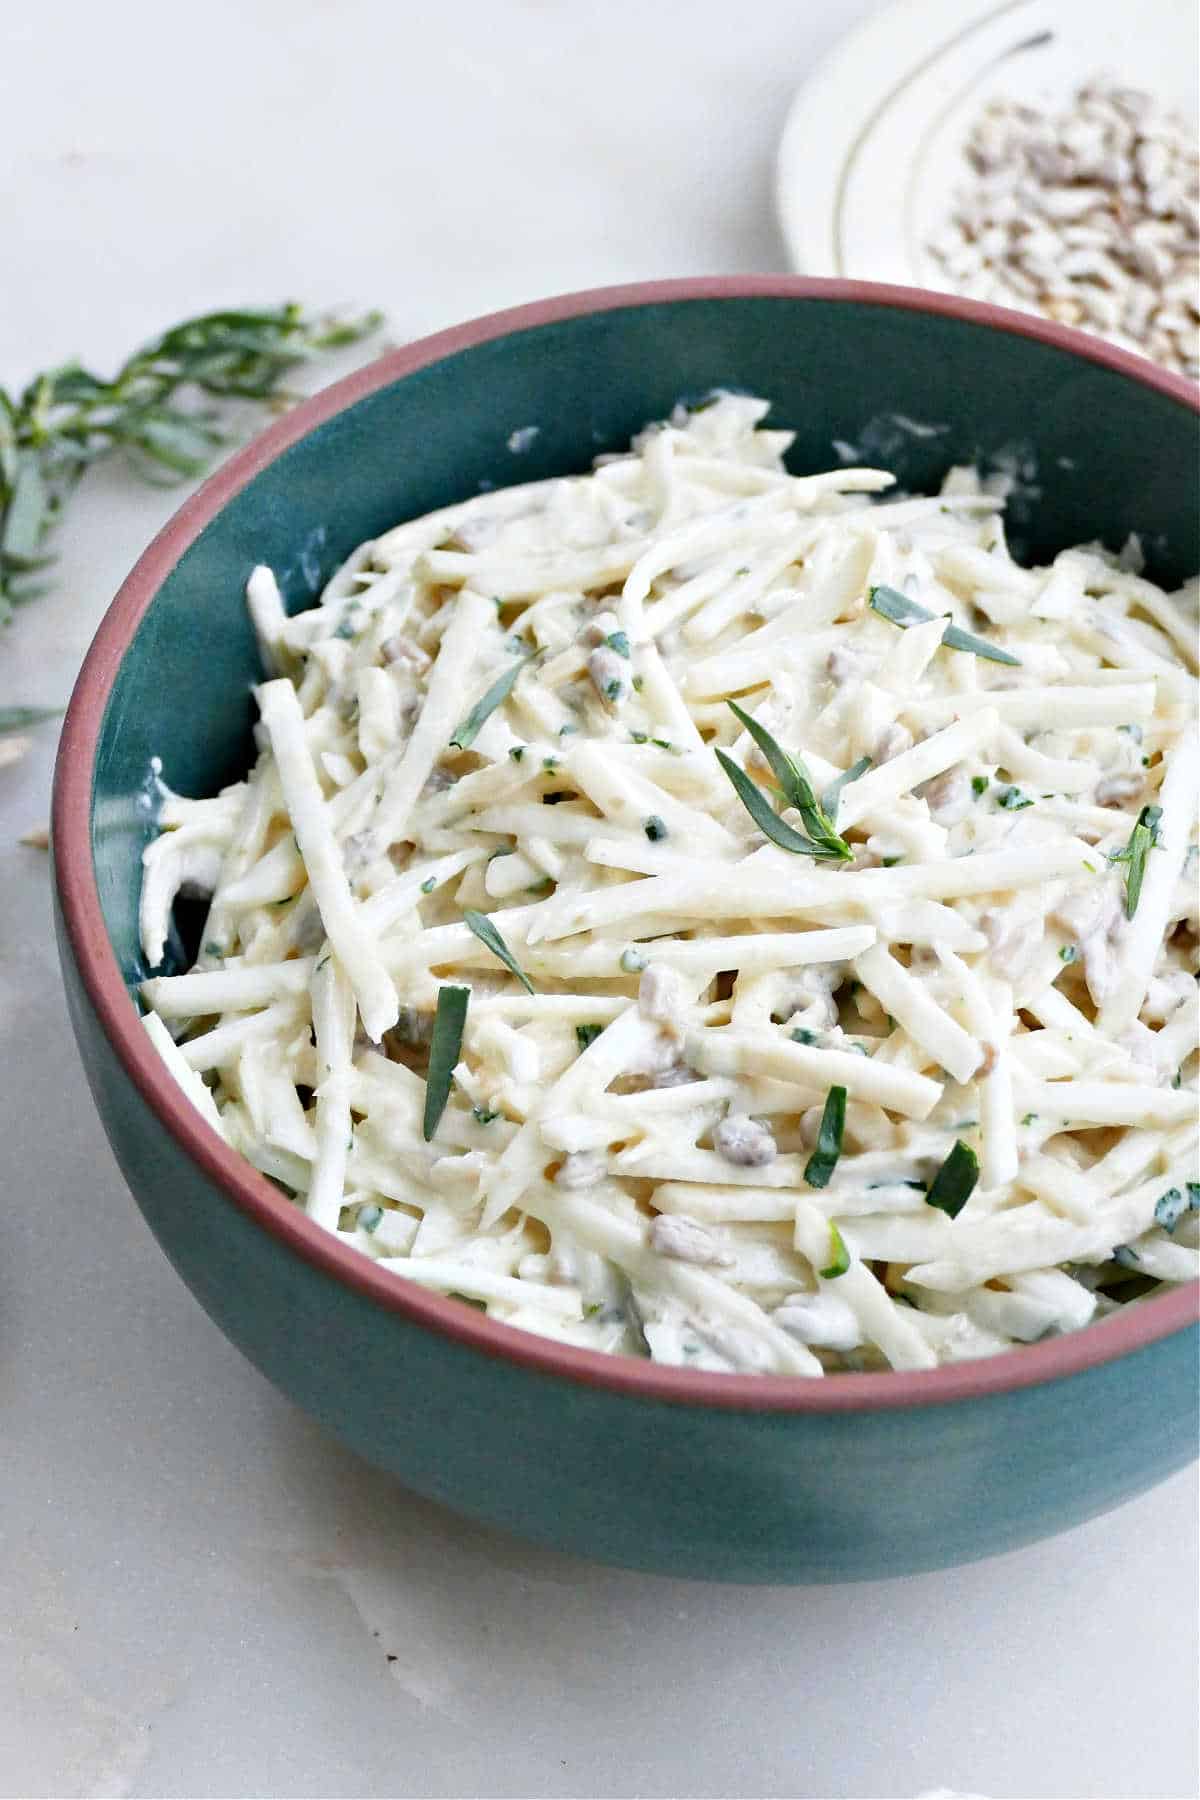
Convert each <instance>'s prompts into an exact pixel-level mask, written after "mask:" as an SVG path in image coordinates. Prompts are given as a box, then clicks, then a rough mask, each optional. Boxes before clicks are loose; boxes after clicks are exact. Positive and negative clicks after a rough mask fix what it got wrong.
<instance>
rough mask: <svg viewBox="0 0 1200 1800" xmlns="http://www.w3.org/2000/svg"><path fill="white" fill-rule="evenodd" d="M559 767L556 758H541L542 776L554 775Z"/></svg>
mask: <svg viewBox="0 0 1200 1800" xmlns="http://www.w3.org/2000/svg"><path fill="white" fill-rule="evenodd" d="M561 767H562V764H561V763H560V761H559V759H558V757H557V756H543V758H542V772H543V774H546V775H556V774H557V773H558V771H559V769H560V768H561Z"/></svg>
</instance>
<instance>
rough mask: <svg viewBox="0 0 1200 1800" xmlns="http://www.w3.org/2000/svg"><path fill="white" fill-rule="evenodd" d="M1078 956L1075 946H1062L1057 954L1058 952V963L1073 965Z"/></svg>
mask: <svg viewBox="0 0 1200 1800" xmlns="http://www.w3.org/2000/svg"><path fill="white" fill-rule="evenodd" d="M1078 956H1079V950H1078V947H1077V946H1076V945H1075V944H1063V945H1061V946H1060V948H1059V952H1058V960H1059V962H1064V963H1073V962H1075V961H1076V960H1077V959H1078Z"/></svg>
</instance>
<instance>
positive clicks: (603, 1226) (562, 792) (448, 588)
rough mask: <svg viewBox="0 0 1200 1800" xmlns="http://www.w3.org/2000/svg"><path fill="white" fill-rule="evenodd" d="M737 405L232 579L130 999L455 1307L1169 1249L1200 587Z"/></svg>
mask: <svg viewBox="0 0 1200 1800" xmlns="http://www.w3.org/2000/svg"><path fill="white" fill-rule="evenodd" d="M766 411H767V407H766V405H765V403H763V402H761V401H757V400H752V399H748V398H745V397H740V396H732V395H719V396H714V397H713V398H712V399H711V400H710V401H709V402H706V403H705V405H704V406H702V407H699V408H696V409H694V410H687V409H685V408H682V407H680V408H677V409H676V411H675V413H674V414H673V415H672V417H671V419H670V420H669V421H668V422H667V423H666V424H662V425H653V426H649V427H647V428H646V430H645V431H643V432H642V433H641V434H640V436H639V437H637V438H636V439H635V440H634V443H633V445H632V448H631V450H630V451H629V453H628V454H626V455H621V456H611V457H604V458H601V459H600V460H599V462H598V464H597V466H596V468H595V470H594V472H593V473H592V474H590V475H587V476H579V477H569V478H565V479H562V480H552V481H543V482H537V483H533V484H531V485H528V486H525V487H515V488H511V489H508V490H505V491H503V492H499V493H489V494H484V495H480V496H479V497H477V498H475V499H472V500H468V501H465V502H463V503H462V504H461V505H457V506H451V507H448V508H446V509H444V510H443V511H441V512H439V513H435V514H431V515H430V516H429V517H428V518H424V519H417V520H414V521H413V522H411V523H409V524H404V525H399V526H397V527H396V529H395V530H393V531H390V532H388V533H386V534H385V535H384V536H383V537H381V538H379V539H378V540H376V541H375V542H373V543H369V544H366V545H363V546H362V548H361V549H359V550H358V551H356V552H355V553H354V555H353V556H351V557H350V559H349V560H348V562H347V563H346V564H345V566H344V567H343V568H342V569H341V570H340V571H339V572H338V573H337V574H336V575H335V576H334V578H333V580H332V581H331V582H330V583H329V585H328V587H327V588H326V590H325V592H324V594H323V595H322V596H321V599H320V602H319V604H318V605H317V606H315V607H314V608H312V609H311V610H309V611H307V612H303V613H300V614H298V615H296V616H295V617H292V618H289V617H288V616H287V615H286V612H285V610H284V608H283V606H282V603H281V601H280V597H279V590H278V587H277V584H276V581H275V578H274V575H273V574H272V572H271V571H270V570H267V569H258V570H256V571H255V572H254V574H253V575H252V576H251V578H250V582H249V586H248V603H249V607H250V612H251V617H252V620H253V624H254V627H255V630H256V633H257V635H258V639H259V643H260V646H261V650H262V656H263V664H264V681H263V684H262V686H261V687H260V688H259V689H258V691H257V698H258V703H259V708H260V712H261V718H262V723H261V726H260V727H259V732H258V743H259V752H260V754H259V758H258V761H257V763H256V765H255V767H254V769H253V771H252V772H251V774H250V775H249V776H248V777H247V779H246V780H245V781H243V782H239V783H237V784H236V785H235V786H233V787H231V788H229V789H227V790H225V792H224V793H222V794H221V795H219V796H217V797H215V798H209V799H196V800H188V799H183V798H181V797H179V796H178V795H175V794H172V793H169V792H167V791H166V790H165V789H164V790H163V795H162V805H161V808H160V813H159V819H158V823H159V827H160V835H159V836H158V837H157V838H156V840H155V841H154V842H153V843H152V844H151V845H150V846H149V848H148V849H147V851H146V856H145V864H146V868H145V878H144V883H143V895H142V941H143V946H144V950H145V955H146V960H147V963H148V965H149V966H150V968H151V969H154V968H160V967H162V966H163V962H164V956H165V954H166V950H167V946H168V944H169V943H172V942H176V941H177V940H176V939H175V937H174V931H173V923H172V908H173V904H174V900H175V897H176V895H177V894H178V893H180V892H181V891H182V892H187V893H189V894H196V893H200V894H207V895H211V905H210V909H209V918H208V925H207V928H206V930H205V933H204V936H203V939H202V945H201V949H200V952H199V955H198V957H197V958H196V960H195V964H194V967H193V968H191V969H190V970H189V971H188V972H186V973H176V974H166V973H164V974H157V975H153V976H152V977H151V979H149V980H148V981H146V982H145V983H144V985H143V989H142V993H143V998H144V1000H145V1003H146V1006H147V1009H148V1011H147V1030H148V1032H149V1034H150V1036H151V1039H152V1041H153V1042H154V1043H155V1044H156V1046H157V1047H158V1049H159V1050H160V1051H161V1053H162V1054H163V1057H164V1060H165V1061H166V1063H167V1065H168V1067H169V1068H170V1069H171V1071H172V1073H173V1074H174V1075H175V1077H176V1079H177V1080H178V1081H179V1083H180V1085H181V1087H182V1088H183V1090H184V1092H185V1093H186V1094H188V1096H189V1097H190V1098H191V1099H192V1101H193V1102H194V1103H195V1104H196V1105H197V1106H198V1107H199V1109H200V1110H201V1111H202V1112H203V1114H204V1116H205V1118H206V1119H207V1120H208V1122H209V1124H210V1125H212V1126H213V1128H214V1129H216V1130H218V1131H219V1132H220V1133H221V1134H222V1135H223V1136H224V1138H225V1139H226V1140H227V1142H228V1143H229V1144H231V1145H232V1146H233V1147H234V1148H235V1149H237V1150H239V1151H240V1152H241V1153H242V1154H243V1155H244V1156H246V1157H247V1158H248V1159H249V1161H250V1162H251V1163H253V1164H254V1165H255V1167H256V1168H258V1169H260V1170H262V1171H263V1172H264V1173H265V1174H266V1175H268V1176H269V1177H270V1178H271V1179H272V1180H273V1181H275V1182H276V1183H278V1184H279V1185H280V1186H281V1187H283V1188H284V1189H285V1190H286V1191H287V1192H288V1193H289V1194H290V1195H292V1196H293V1198H294V1200H295V1203H296V1204H297V1205H298V1206H300V1207H303V1208H305V1209H306V1210H307V1211H308V1213H309V1214H310V1215H311V1216H312V1217H313V1218H315V1219H316V1220H318V1221H319V1222H320V1223H321V1224H322V1225H323V1226H325V1227H326V1228H327V1229H328V1230H330V1231H331V1232H334V1233H336V1234H337V1236H338V1237H339V1238H341V1239H342V1240H343V1241H344V1242H346V1243H348V1244H351V1245H353V1246H355V1247H356V1248H357V1249H358V1250H360V1251H361V1252H362V1253H363V1254H364V1255H367V1256H370V1257H373V1258H374V1259H376V1260H377V1261H378V1262H380V1263H381V1264H382V1266H384V1267H385V1268H387V1269H390V1270H393V1271H394V1272H395V1273H396V1275H397V1276H406V1277H408V1278H410V1279H412V1280H414V1281H417V1282H420V1283H421V1284H422V1285H424V1286H425V1287H429V1288H434V1289H437V1290H440V1291H441V1292H443V1293H447V1294H451V1295H456V1296H458V1297H459V1298H460V1299H462V1300H463V1301H465V1302H469V1303H470V1304H472V1305H474V1306H477V1307H480V1308H482V1309H485V1310H486V1311H487V1312H488V1313H489V1314H490V1315H491V1316H492V1317H493V1318H496V1319H500V1320H503V1321H505V1322H507V1323H509V1324H512V1325H516V1326H522V1327H525V1328H526V1329H529V1330H532V1331H537V1332H541V1333H544V1334H546V1335H549V1336H552V1337H556V1338H561V1339H564V1340H566V1341H567V1342H569V1343H572V1344H577V1345H581V1346H586V1347H590V1348H593V1349H597V1350H604V1351H612V1352H624V1353H627V1354H635V1355H642V1356H646V1355H649V1356H651V1357H653V1358H654V1359H655V1360H658V1361H661V1362H668V1363H681V1364H686V1365H688V1366H690V1367H696V1368H704V1369H712V1370H722V1371H731V1370H732V1371H762V1372H774V1373H779V1374H793V1375H795V1374H800V1375H812V1376H817V1375H820V1374H821V1373H822V1372H825V1371H831V1370H845V1369H864V1368H872V1367H885V1366H892V1367H895V1368H906V1369H922V1368H928V1367H931V1366H933V1365H935V1364H937V1363H940V1362H947V1361H953V1360H956V1359H959V1358H964V1357H974V1356H981V1355H986V1354H988V1353H989V1352H993V1351H998V1350H1001V1349H1004V1348H1007V1347H1008V1346H1010V1345H1012V1344H1014V1343H1023V1342H1028V1341H1030V1340H1032V1339H1034V1338H1037V1337H1041V1336H1043V1335H1045V1334H1047V1333H1053V1332H1059V1331H1066V1330H1069V1329H1074V1328H1076V1327H1078V1326H1081V1325H1085V1324H1087V1323H1088V1322H1089V1321H1090V1320H1092V1319H1096V1318H1099V1317H1102V1316H1103V1315H1104V1314H1106V1313H1108V1312H1111V1311H1112V1310H1113V1309H1114V1308H1116V1307H1118V1306H1121V1305H1124V1304H1130V1303H1133V1302H1135V1301H1136V1300H1137V1299H1139V1298H1140V1297H1141V1295H1142V1294H1144V1293H1147V1292H1149V1291H1152V1290H1153V1289H1154V1288H1156V1287H1157V1286H1159V1285H1160V1284H1161V1283H1163V1282H1173V1281H1182V1280H1186V1279H1188V1278H1190V1277H1192V1276H1194V1275H1196V1274H1197V1272H1198V1270H1200V1212H1198V1211H1197V1202H1198V1201H1200V1186H1198V1185H1197V1168H1196V1154H1197V1142H1196V1140H1197V1132H1196V1088H1197V1015H1198V1010H1200V1009H1198V1008H1197V1004H1196V984H1195V975H1196V946H1197V929H1198V919H1197V897H1196V874H1197V869H1196V850H1195V847H1194V846H1195V826H1196V795H1197V785H1198V757H1197V749H1196V738H1195V696H1196V680H1195V672H1196V656H1195V648H1196V607H1197V597H1196V587H1195V584H1194V583H1193V584H1191V585H1189V586H1188V587H1187V588H1185V589H1183V590H1180V591H1179V592H1178V593H1174V594H1166V593H1163V592H1162V591H1161V590H1160V589H1158V588H1156V587H1154V586H1153V585H1152V584H1151V583H1150V582H1149V581H1148V580H1146V579H1145V578H1144V577H1143V575H1142V574H1141V572H1140V557H1139V552H1138V548H1137V545H1136V543H1135V542H1133V541H1131V542H1130V544H1128V545H1127V546H1126V548H1125V549H1124V551H1122V552H1121V553H1120V554H1119V555H1114V554H1112V553H1111V552H1109V551H1107V550H1104V549H1103V548H1101V547H1100V546H1099V545H1088V546H1083V547H1082V548H1076V549H1071V550H1066V551H1064V552H1063V553H1062V554H1061V555H1060V556H1059V557H1057V558H1056V560H1055V561H1054V563H1053V564H1052V565H1051V566H1049V567H1047V568H1036V569H1027V568H1023V567H1021V566H1019V565H1018V564H1017V563H1015V562H1014V561H1013V560H1012V558H1011V556H1010V554H1009V551H1008V549H1007V546H1006V543H1005V537H1004V524H1003V512H1004V504H1003V503H1004V493H1003V482H1002V481H1000V480H999V479H981V478H980V477H979V476H978V475H977V474H976V473H975V472H974V471H973V470H969V469H954V470H952V471H951V472H950V474H949V475H948V476H947V478H946V480H945V482H944V484H943V488H942V491H941V493H940V494H937V495H934V496H931V497H928V498H919V497H916V498H914V497H909V496H900V497H893V496H891V495H889V494H888V492H887V490H888V489H889V487H891V486H893V482H892V477H891V476H890V475H889V474H888V473H887V472H885V471H878V470H872V469H861V468H843V469H837V470H834V471H832V472H829V473H825V474H821V475H817V476H808V477H804V478H796V477H793V476H791V475H789V474H788V473H787V471H786V470H785V468H784V464H783V460H782V459H783V454H784V452H785V451H786V449H787V447H788V444H789V442H790V437H789V435H788V434H787V433H784V432H779V431H770V430H765V429H762V420H763V417H764V415H765V413H766ZM948 624H952V625H953V626H954V627H956V628H957V629H956V630H955V631H953V632H952V633H951V634H950V641H949V642H945V641H943V640H944V638H945V635H946V630H947V625H948ZM731 701H732V702H736V708H735V707H734V706H731V705H730V704H729V703H730V702H731ZM747 720H749V721H750V726H749V727H748V726H747V723H746V721H747ZM718 750H719V751H720V752H722V755H723V757H724V759H725V761H724V762H722V761H720V760H719V759H718V757H717V755H716V752H717V751H718ZM731 771H732V773H731ZM780 779H782V781H783V787H782V788H781V787H780V785H779V782H780ZM793 800H794V801H795V803H796V804H795V806H793V805H792V804H791V802H792V801H793ZM772 812H774V813H775V814H776V815H777V816H778V817H779V819H780V821H781V824H780V827H779V828H776V827H775V825H774V822H773V820H772V818H771V816H770V814H771V813H772ZM756 819H757V821H758V823H756ZM764 820H765V824H766V826H767V827H770V829H769V830H768V831H767V832H766V835H764V831H763V830H761V829H760V828H759V826H760V825H761V824H762V823H763V821H764ZM769 840H771V841H769ZM480 915H484V917H482V918H481V916H480ZM174 966H176V967H178V966H179V964H178V958H175V959H174ZM443 987H454V988H456V989H459V990H466V989H469V995H468V996H467V1002H466V1018H465V1025H464V1027H463V1030H462V1034H461V1039H460V1037H459V1033H458V1019H459V1016H460V1014H461V1007H462V1004H463V1001H462V999H461V997H460V998H457V999H456V1000H455V1012H456V1017H455V1022H454V1032H453V1042H450V1041H449V1039H448V1037H447V1031H448V1026H447V1025H446V1022H445V1021H444V1020H442V1019H440V1018H439V1019H438V1021H437V1024H436V1025H435V1017H436V1015H437V1014H438V995H439V991H440V990H441V989H442V988H443ZM529 988H532V992H529V991H527V990H528V989H529ZM443 1011H444V1012H446V1011H448V1009H446V1008H443ZM431 1039H433V1042H432V1045H431ZM431 1057H432V1061H433V1063H434V1065H435V1068H436V1071H437V1074H436V1084H437V1088H438V1093H437V1095H436V1096H434V1098H435V1099H436V1104H432V1105H431V1104H429V1100H430V1094H429V1093H428V1092H427V1083H426V1076H427V1073H428V1072H429V1068H430V1062H431ZM448 1059H449V1060H448ZM451 1066H452V1067H453V1076H452V1084H451V1086H450V1092H449V1100H448V1102H446V1103H445V1104H444V1105H443V1100H444V1096H445V1082H446V1071H447V1069H448V1068H450V1067H451ZM831 1092H832V1094H833V1099H832V1100H831V1099H830V1095H831ZM823 1118H824V1119H825V1121H826V1124H825V1132H824V1134H823V1136H822V1135H821V1125H822V1119H823ZM427 1133H429V1134H431V1135H430V1136H429V1141H426V1135H427ZM819 1136H820V1137H821V1141H820V1144H819V1145H818V1138H819ZM810 1176H814V1177H815V1180H816V1181H819V1182H820V1185H819V1186H818V1185H815V1184H814V1180H810V1179H809V1177H810ZM939 1176H940V1180H939V1179H938V1178H939ZM935 1182H936V1188H935Z"/></svg>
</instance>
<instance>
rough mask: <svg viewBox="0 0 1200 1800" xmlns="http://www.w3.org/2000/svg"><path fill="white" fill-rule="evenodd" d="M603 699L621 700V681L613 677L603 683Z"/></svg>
mask: <svg viewBox="0 0 1200 1800" xmlns="http://www.w3.org/2000/svg"><path fill="white" fill-rule="evenodd" d="M604 698H605V699H606V700H619V699H620V698H621V681H620V679H619V678H618V677H617V676H614V677H613V679H612V680H611V681H606V682H605V684H604Z"/></svg>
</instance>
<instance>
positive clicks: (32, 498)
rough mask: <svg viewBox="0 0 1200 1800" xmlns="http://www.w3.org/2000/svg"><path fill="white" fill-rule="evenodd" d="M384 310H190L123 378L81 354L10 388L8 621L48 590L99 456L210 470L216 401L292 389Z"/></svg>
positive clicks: (147, 474)
mask: <svg viewBox="0 0 1200 1800" xmlns="http://www.w3.org/2000/svg"><path fill="white" fill-rule="evenodd" d="M380 323H381V315H380V314H378V313H367V314H365V315H363V316H362V317H361V318H354V319H339V318H316V317H314V316H312V315H311V314H308V313H306V312H305V311H304V310H303V308H301V307H300V306H297V305H294V304H289V305H287V306H280V307H275V308H272V309H269V310H266V311H261V312H250V311H244V312H214V313H205V314H203V315H202V316H200V317H198V318H195V319H188V320H186V321H185V322H184V323H183V324H182V325H177V326H175V328H174V330H172V331H167V332H164V333H163V335H162V336H161V337H160V338H156V339H155V341H154V342H153V343H151V344H147V345H146V346H145V348H144V349H141V350H138V351H136V352H135V354H134V355H133V356H131V357H130V358H129V360H128V361H127V362H126V363H125V364H124V365H123V367H122V368H121V369H119V370H118V372H117V374H116V375H115V376H114V377H113V378H112V380H109V381H106V380H105V379H104V378H103V377H102V376H99V375H94V374H93V373H92V372H91V371H90V370H89V369H85V368H83V367H81V366H80V364H78V363H65V364H63V366H62V367H60V368H57V369H49V370H47V371H45V372H44V373H43V374H41V375H37V376H35V377H34V379H33V380H32V381H31V382H30V383H29V385H28V386H27V387H26V388H25V389H24V391H23V392H22V393H19V394H17V395H12V394H9V393H8V392H6V391H5V389H3V388H0V623H2V622H3V621H5V620H7V619H8V618H9V617H10V616H11V613H12V609H13V607H14V606H15V605H18V604H19V603H21V602H22V601H27V600H32V599H34V598H35V597H36V596H37V595H38V594H39V593H41V592H42V591H44V584H43V583H40V582H39V581H38V576H39V575H40V574H41V572H42V571H43V570H44V569H45V568H46V567H47V566H48V565H49V563H50V562H51V561H52V560H53V559H52V557H51V556H49V555H48V554H47V550H46V544H47V540H48V539H49V538H50V536H51V534H52V532H53V530H54V527H55V526H56V525H57V524H58V523H59V521H60V519H61V518H62V515H63V512H64V510H65V508H66V505H67V502H68V500H69V499H70V496H71V493H72V491H73V489H74V487H75V484H76V482H77V481H78V480H79V478H80V476H81V475H82V474H83V472H84V470H85V469H86V468H87V467H88V465H89V464H90V463H94V462H96V461H98V460H99V459H100V458H101V457H104V456H110V455H112V454H114V453H117V454H120V455H122V456H123V457H124V458H125V459H126V461H127V462H128V464H129V466H130V467H131V468H132V469H133V470H134V472H135V473H136V474H137V475H139V476H140V477H142V478H143V479H145V480H149V481H159V482H173V481H184V480H188V479H190V478H193V477H195V476H197V475H202V474H203V473H204V471H205V470H206V469H207V468H208V466H209V464H210V463H211V461H212V459H213V456H214V454H215V452H216V450H217V449H218V448H219V446H221V445H222V444H224V443H225V442H226V441H227V435H228V431H227V422H226V420H225V419H224V417H223V409H222V408H219V407H213V406H205V405H204V404H203V400H202V396H204V395H207V396H209V397H210V398H211V399H213V400H217V401H224V402H228V401H250V402H256V403H267V402H270V401H272V400H276V399H280V398H285V397H286V396H284V395H283V393H282V390H281V387H280V383H281V382H282V380H283V377H284V376H285V375H287V374H288V373H289V371H290V370H292V369H295V368H296V367H297V366H298V365H299V364H301V363H304V362H308V361H310V360H311V359H312V358H314V357H316V356H319V355H321V354H322V353H324V352H326V351H330V350H336V349H340V348H342V347H343V346H344V345H347V344H353V343H356V342H358V340H359V339H361V338H364V337H366V336H368V335H369V334H370V333H371V332H373V331H375V330H376V329H377V328H378V326H379V325H380Z"/></svg>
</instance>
